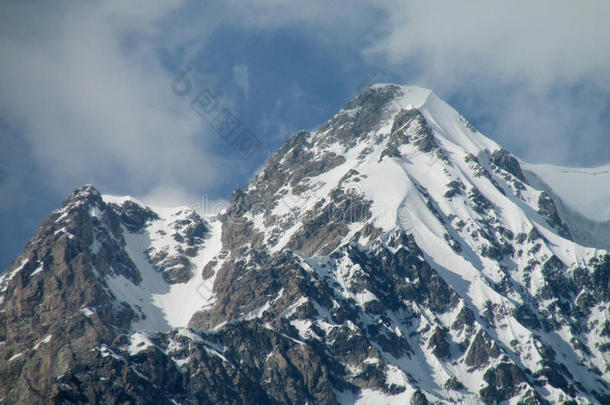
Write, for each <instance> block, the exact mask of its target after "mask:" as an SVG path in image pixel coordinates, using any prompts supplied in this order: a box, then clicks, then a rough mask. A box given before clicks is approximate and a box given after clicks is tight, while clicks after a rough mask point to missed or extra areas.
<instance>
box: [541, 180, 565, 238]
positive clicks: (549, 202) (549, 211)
mask: <svg viewBox="0 0 610 405" xmlns="http://www.w3.org/2000/svg"><path fill="white" fill-rule="evenodd" d="M538 213H539V214H540V215H542V216H544V217H546V219H547V221H548V223H549V225H551V226H552V227H553V228H555V229H556V230H557V232H558V233H559V234H560V235H561V236H563V237H565V238H567V239H571V238H572V236H571V235H570V231H569V230H568V228H567V226H566V225H565V224H564V223H563V221H562V220H561V218H560V217H559V213H558V212H557V208H556V207H555V202H554V201H553V199H552V198H551V197H550V196H549V195H548V194H547V193H546V192H545V191H543V192H542V193H541V194H540V198H539V199H538Z"/></svg>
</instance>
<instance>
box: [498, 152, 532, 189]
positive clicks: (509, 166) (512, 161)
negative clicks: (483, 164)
mask: <svg viewBox="0 0 610 405" xmlns="http://www.w3.org/2000/svg"><path fill="white" fill-rule="evenodd" d="M491 161H492V162H493V163H494V164H495V165H496V166H498V167H500V168H501V169H504V170H506V171H507V172H508V173H510V174H512V175H513V176H515V177H516V178H518V179H519V180H521V181H522V182H524V183H527V180H526V179H525V176H524V175H523V172H522V171H521V166H520V165H519V161H518V160H517V159H516V158H515V157H514V156H512V155H511V154H510V153H508V151H506V150H504V149H498V150H497V151H495V152H494V153H493V154H492V155H491Z"/></svg>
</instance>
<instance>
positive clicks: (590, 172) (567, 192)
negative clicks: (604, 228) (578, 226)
mask: <svg viewBox="0 0 610 405" xmlns="http://www.w3.org/2000/svg"><path fill="white" fill-rule="evenodd" d="M522 166H523V168H524V169H526V170H528V171H531V172H533V173H534V174H536V175H538V177H540V178H541V179H542V181H544V182H545V183H546V184H548V186H549V187H550V188H551V189H552V190H553V191H554V192H555V194H557V196H559V198H561V199H562V200H563V201H564V202H565V203H566V204H567V205H568V206H569V207H570V208H572V209H573V210H575V211H576V212H578V213H580V214H582V215H584V216H585V217H587V218H589V219H591V220H593V221H597V222H605V221H610V204H609V203H608V201H610V165H605V166H600V167H592V168H570V167H560V166H553V165H533V164H527V163H522Z"/></svg>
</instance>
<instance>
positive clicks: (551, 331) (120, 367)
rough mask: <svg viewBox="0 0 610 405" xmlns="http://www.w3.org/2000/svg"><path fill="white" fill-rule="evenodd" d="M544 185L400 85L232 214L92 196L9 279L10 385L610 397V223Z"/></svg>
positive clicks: (449, 397) (49, 223) (93, 390)
mask: <svg viewBox="0 0 610 405" xmlns="http://www.w3.org/2000/svg"><path fill="white" fill-rule="evenodd" d="M545 176H546V174H544V173H542V174H540V175H536V167H535V166H533V165H530V166H527V168H524V164H523V162H520V161H519V160H518V159H517V158H515V157H514V156H512V155H511V154H510V153H509V152H508V151H506V150H504V149H502V148H501V147H500V146H499V145H497V144H496V143H495V142H493V141H491V140H490V139H488V138H486V137H485V136H484V135H482V134H481V133H479V132H478V131H477V130H476V129H475V128H474V127H473V126H472V125H471V124H470V123H469V122H468V121H467V120H466V119H465V118H464V117H462V116H461V115H460V114H459V113H457V112H456V111H455V110H454V109H453V108H452V107H450V106H449V105H447V104H446V103H445V102H444V101H442V100H441V99H440V98H438V97H437V96H436V95H435V94H434V93H433V92H431V91H430V90H426V89H422V88H419V87H414V86H396V85H392V84H379V85H374V86H372V87H371V88H369V89H367V90H366V91H364V92H363V93H362V94H360V95H359V96H357V97H356V98H354V99H353V100H351V101H350V102H349V103H348V104H347V105H346V106H345V107H344V108H343V109H342V110H341V111H339V112H338V113H337V114H336V115H335V116H334V117H333V118H332V119H331V120H329V121H328V122H327V123H325V124H324V125H322V126H321V127H320V128H319V129H317V130H316V131H313V132H309V131H301V132H298V133H297V134H295V135H294V136H293V137H291V138H290V139H289V140H288V141H287V142H286V144H285V145H284V146H283V147H282V148H280V149H279V150H278V151H277V152H276V153H275V154H274V155H273V156H272V157H270V158H269V160H268V161H267V162H266V164H265V166H264V168H263V169H262V170H261V171H260V172H259V173H258V174H257V175H256V176H255V177H254V179H253V180H252V182H251V183H250V185H249V186H248V187H246V188H245V189H237V190H235V191H234V193H233V196H232V199H231V203H230V205H229V207H228V208H227V209H226V210H224V211H223V212H221V213H219V214H218V215H213V216H204V215H201V214H199V213H197V212H196V211H194V210H192V209H189V208H187V207H178V208H173V209H168V208H159V207H151V206H147V205H146V204H144V203H142V202H140V201H138V200H137V199H134V198H131V197H115V196H107V195H101V194H100V193H99V192H98V191H97V190H96V189H95V188H94V187H92V186H85V187H83V188H80V189H78V190H76V191H75V192H74V193H73V194H72V195H71V196H70V197H69V198H68V199H67V200H66V201H65V202H64V206H63V208H62V209H60V210H56V211H54V212H52V213H51V215H50V216H49V217H48V218H47V219H46V220H45V222H44V223H43V224H42V226H41V227H40V229H39V230H38V231H37V232H36V234H35V235H34V237H33V238H32V240H31V241H30V242H29V243H28V244H27V246H26V248H25V250H24V252H23V253H22V254H21V255H20V256H19V257H18V258H17V259H16V260H15V261H14V263H13V264H12V265H11V266H10V267H9V268H8V269H7V270H6V271H5V272H4V273H3V275H2V276H1V279H0V319H1V320H2V324H1V325H2V328H1V329H0V357H1V359H2V361H1V362H0V381H2V383H1V384H0V398H2V400H3V401H4V402H8V403H17V402H25V403H32V402H54V403H64V402H74V403H81V402H110V403H118V402H121V403H122V402H133V403H172V402H173V403H256V404H259V403H346V404H347V403H349V404H351V403H363V404H367V403H375V404H377V403H411V404H427V403H486V404H494V403H521V404H545V403H572V404H573V403H579V404H585V403H600V404H601V403H609V402H610V377H609V376H610V357H609V354H608V353H609V351H610V321H609V320H608V317H609V316H610V314H609V312H608V305H609V303H610V255H609V254H608V252H607V251H605V250H603V249H600V248H601V247H602V245H603V243H605V242H604V240H603V239H600V238H601V236H600V235H602V234H603V233H602V232H600V231H599V230H600V229H604V228H603V226H605V225H603V223H602V222H595V223H596V224H599V226H598V227H597V228H595V232H594V231H592V230H591V231H588V230H587V229H588V228H587V229H585V227H583V226H581V227H575V226H574V225H573V224H574V223H576V222H577V221H575V220H574V218H575V217H573V216H572V217H568V216H567V214H566V213H568V212H569V211H568V209H567V208H565V207H566V206H569V204H570V203H567V204H564V201H563V200H561V199H560V197H558V196H559V195H560V194H561V192H554V190H553V188H552V186H549V185H548V182H545V181H544V179H545V178H548V176H547V177H545ZM591 221H593V219H591ZM591 229H593V227H591ZM596 232H597V233H596ZM587 238H588V239H587ZM585 240H587V241H588V242H590V243H585V242H583V241H585ZM584 245H589V246H591V247H585V246H584Z"/></svg>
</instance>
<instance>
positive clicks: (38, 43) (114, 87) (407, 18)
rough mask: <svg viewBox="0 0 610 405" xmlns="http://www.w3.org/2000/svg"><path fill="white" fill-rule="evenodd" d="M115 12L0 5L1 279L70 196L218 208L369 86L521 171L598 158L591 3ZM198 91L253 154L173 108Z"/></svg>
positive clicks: (275, 3) (253, 4) (185, 107)
mask: <svg viewBox="0 0 610 405" xmlns="http://www.w3.org/2000/svg"><path fill="white" fill-rule="evenodd" d="M125 3H127V2H112V1H109V2H86V3H85V2H82V4H81V3H78V2H68V1H64V2H61V1H60V2H54V3H53V4H52V5H51V4H48V3H47V2H43V1H38V2H36V1H34V2H28V1H24V2H5V3H3V5H2V6H0V7H1V10H0V11H1V12H0V61H2V62H1V63H0V88H1V89H2V91H1V92H0V198H1V201H0V203H1V204H0V221H1V224H2V225H3V232H2V233H1V237H0V267H2V268H4V267H6V266H7V265H8V264H9V263H10V262H11V260H12V259H13V258H14V257H15V256H16V254H18V252H19V251H20V250H21V249H22V248H23V246H24V244H25V242H26V241H27V240H28V239H29V238H30V237H31V236H32V234H33V232H34V231H35V230H36V228H37V227H38V226H39V225H40V223H41V222H42V220H43V219H44V218H45V217H46V215H48V213H49V212H50V211H51V210H52V209H55V208H58V207H60V206H61V202H62V200H63V199H64V198H65V197H66V196H67V195H69V193H70V192H71V190H73V189H74V188H76V187H78V186H79V185H82V184H86V183H92V184H94V185H96V186H97V187H98V188H99V189H100V190H101V191H102V192H104V193H109V194H131V195H135V196H137V197H140V198H143V199H145V200H146V201H150V202H155V203H159V204H178V203H183V204H192V203H193V202H196V201H199V200H200V198H201V195H203V194H205V195H207V196H208V198H209V199H210V200H226V199H228V198H229V197H230V193H231V191H232V190H233V189H234V188H235V187H237V186H244V185H246V184H247V183H248V181H249V179H250V178H251V177H252V175H253V173H254V172H255V171H256V170H258V169H259V168H260V167H261V166H262V165H263V164H264V161H265V159H266V158H268V157H269V156H270V155H271V153H273V151H274V150H275V149H277V148H278V147H279V146H280V145H281V144H282V143H283V142H284V141H285V140H286V139H287V138H288V137H289V136H290V135H291V134H292V133H294V132H295V131H297V130H300V129H313V128H315V127H317V126H318V125H320V124H322V123H323V122H324V121H326V120H327V119H328V118H330V117H331V116H332V115H334V113H336V111H337V110H338V109H339V108H341V107H342V106H343V105H344V104H345V103H346V102H347V101H348V100H349V99H350V98H351V97H353V96H354V95H356V94H357V93H358V91H360V90H361V87H362V85H363V84H372V83H374V82H395V83H399V84H416V85H421V86H424V87H429V88H432V89H433V90H434V91H435V92H436V93H437V94H438V95H439V96H441V97H442V98H444V99H445V100H447V101H448V102H449V103H450V104H452V105H453V106H454V107H455V108H456V109H458V110H459V111H460V112H461V113H462V114H463V115H464V116H466V117H467V118H468V119H469V120H470V121H471V122H472V123H473V124H475V126H477V127H478V128H479V129H480V130H481V131H482V132H483V133H485V134H486V135H487V136H489V137H490V138H492V139H494V140H496V141H497V142H499V143H500V144H502V145H504V147H505V148H507V149H509V150H511V151H512V152H513V153H514V154H516V155H517V156H519V157H521V158H523V159H525V160H528V161H531V162H546V163H554V164H559V165H570V166H594V165H600V164H603V163H607V162H609V161H610V133H609V130H608V129H609V128H610V93H609V90H610V69H609V67H610V53H608V52H607V44H608V43H610V27H609V26H608V24H607V22H606V21H605V18H606V16H607V15H610V13H609V12H610V3H608V2H603V1H599V2H595V1H592V2H587V3H583V4H579V6H578V8H575V7H574V5H573V4H574V3H573V2H568V1H556V2H539V3H536V4H531V3H530V2H524V1H516V2H505V3H499V2H486V1H469V2H465V3H462V4H460V5H456V4H452V3H449V2H436V1H427V2H417V1H414V2H409V3H406V2H401V1H394V0H387V1H386V0H383V1H378V2H374V3H372V2H364V1H357V0H355V1H350V2H333V3H332V5H329V4H328V3H329V2H325V1H316V0H312V1H310V2H281V1H279V0H258V1H249V0H242V1H232V0H226V1H215V0H211V1H206V2H205V4H204V5H202V4H199V3H198V2H194V1H193V2H191V1H178V0H176V1H146V2H140V3H138V2H129V3H128V4H125ZM184 69H188V76H187V77H188V79H189V80H190V82H191V85H192V89H191V92H190V93H189V94H188V95H185V96H179V95H177V94H175V93H174V92H173V91H172V83H173V80H174V78H175V77H176V75H177V74H178V73H180V72H181V71H182V70H184ZM204 89H207V91H208V92H209V94H211V95H213V97H214V98H215V99H216V100H217V102H218V106H219V108H226V109H228V110H229V111H231V113H232V114H233V115H234V116H235V117H237V118H238V119H239V121H240V123H241V128H242V129H245V128H247V129H249V130H250V131H251V133H252V134H254V135H255V136H256V138H257V139H258V140H260V142H261V147H260V148H259V149H258V150H256V152H255V153H254V154H252V155H251V156H249V157H248V158H244V156H243V155H242V154H240V152H239V150H237V149H236V147H235V146H233V145H231V143H230V142H229V141H227V140H226V139H224V138H222V137H221V136H219V134H218V133H217V132H216V131H214V129H213V128H212V127H211V126H210V124H209V123H208V122H206V121H204V120H202V119H201V118H200V116H199V115H198V114H197V113H195V112H194V111H193V110H192V109H191V107H190V101H191V100H192V98H193V97H194V96H196V95H197V94H199V92H200V91H202V90H204Z"/></svg>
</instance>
